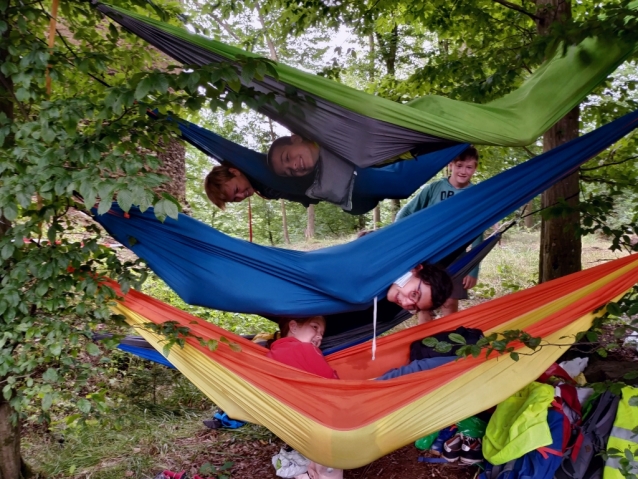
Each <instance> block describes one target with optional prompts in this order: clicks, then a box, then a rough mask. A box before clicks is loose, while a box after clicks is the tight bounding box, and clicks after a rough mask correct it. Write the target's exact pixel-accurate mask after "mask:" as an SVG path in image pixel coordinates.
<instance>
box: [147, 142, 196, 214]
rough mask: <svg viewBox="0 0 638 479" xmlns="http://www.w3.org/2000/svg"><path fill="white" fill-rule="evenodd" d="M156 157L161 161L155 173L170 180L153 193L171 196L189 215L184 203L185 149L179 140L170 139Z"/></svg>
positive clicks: (188, 209) (185, 202)
mask: <svg viewBox="0 0 638 479" xmlns="http://www.w3.org/2000/svg"><path fill="white" fill-rule="evenodd" d="M157 156H158V158H159V159H160V160H161V161H162V166H160V167H159V168H158V169H157V173H161V174H164V175H166V176H168V177H169V178H170V180H169V181H167V182H166V183H164V184H163V185H161V186H159V187H157V188H156V189H155V192H156V193H157V194H160V195H161V194H162V193H163V192H166V193H168V194H169V195H171V196H173V197H174V198H175V199H177V201H179V204H180V205H182V207H183V212H184V213H186V214H190V206H189V205H188V202H187V201H186V148H184V145H183V144H182V142H181V141H180V140H178V139H176V138H171V140H170V142H169V144H168V146H167V147H166V148H165V149H164V151H161V152H160V153H158V155H157Z"/></svg>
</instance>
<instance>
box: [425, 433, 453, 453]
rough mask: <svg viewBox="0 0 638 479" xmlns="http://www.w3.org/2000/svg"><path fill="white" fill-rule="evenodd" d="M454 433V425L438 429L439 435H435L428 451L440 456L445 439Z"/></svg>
mask: <svg viewBox="0 0 638 479" xmlns="http://www.w3.org/2000/svg"><path fill="white" fill-rule="evenodd" d="M455 434H456V426H450V427H446V428H445V429H441V430H440V431H439V435H438V436H437V437H436V439H435V440H434V442H433V443H432V446H431V447H430V452H431V453H432V454H436V455H437V456H440V455H441V454H442V453H443V444H445V441H447V440H448V439H450V438H452V437H453V436H454V435H455Z"/></svg>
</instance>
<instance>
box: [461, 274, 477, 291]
mask: <svg viewBox="0 0 638 479" xmlns="http://www.w3.org/2000/svg"><path fill="white" fill-rule="evenodd" d="M477 281H478V278H475V277H474V276H470V275H467V276H466V277H465V278H463V287H464V288H465V289H472V288H473V287H474V286H476V283H477Z"/></svg>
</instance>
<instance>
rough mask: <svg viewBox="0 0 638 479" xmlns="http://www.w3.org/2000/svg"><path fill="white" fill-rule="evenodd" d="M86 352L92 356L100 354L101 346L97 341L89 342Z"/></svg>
mask: <svg viewBox="0 0 638 479" xmlns="http://www.w3.org/2000/svg"><path fill="white" fill-rule="evenodd" d="M86 352H87V353H89V354H90V355H91V356H99V355H100V354H101V353H102V352H101V351H100V348H99V347H98V346H97V344H95V343H87V345H86Z"/></svg>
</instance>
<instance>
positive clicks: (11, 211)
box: [2, 204, 18, 221]
mask: <svg viewBox="0 0 638 479" xmlns="http://www.w3.org/2000/svg"><path fill="white" fill-rule="evenodd" d="M2 212H3V213H4V216H5V218H7V219H8V220H9V221H15V219H16V218H17V217H18V207H17V206H16V205H15V204H6V205H4V206H3V207H2Z"/></svg>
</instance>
